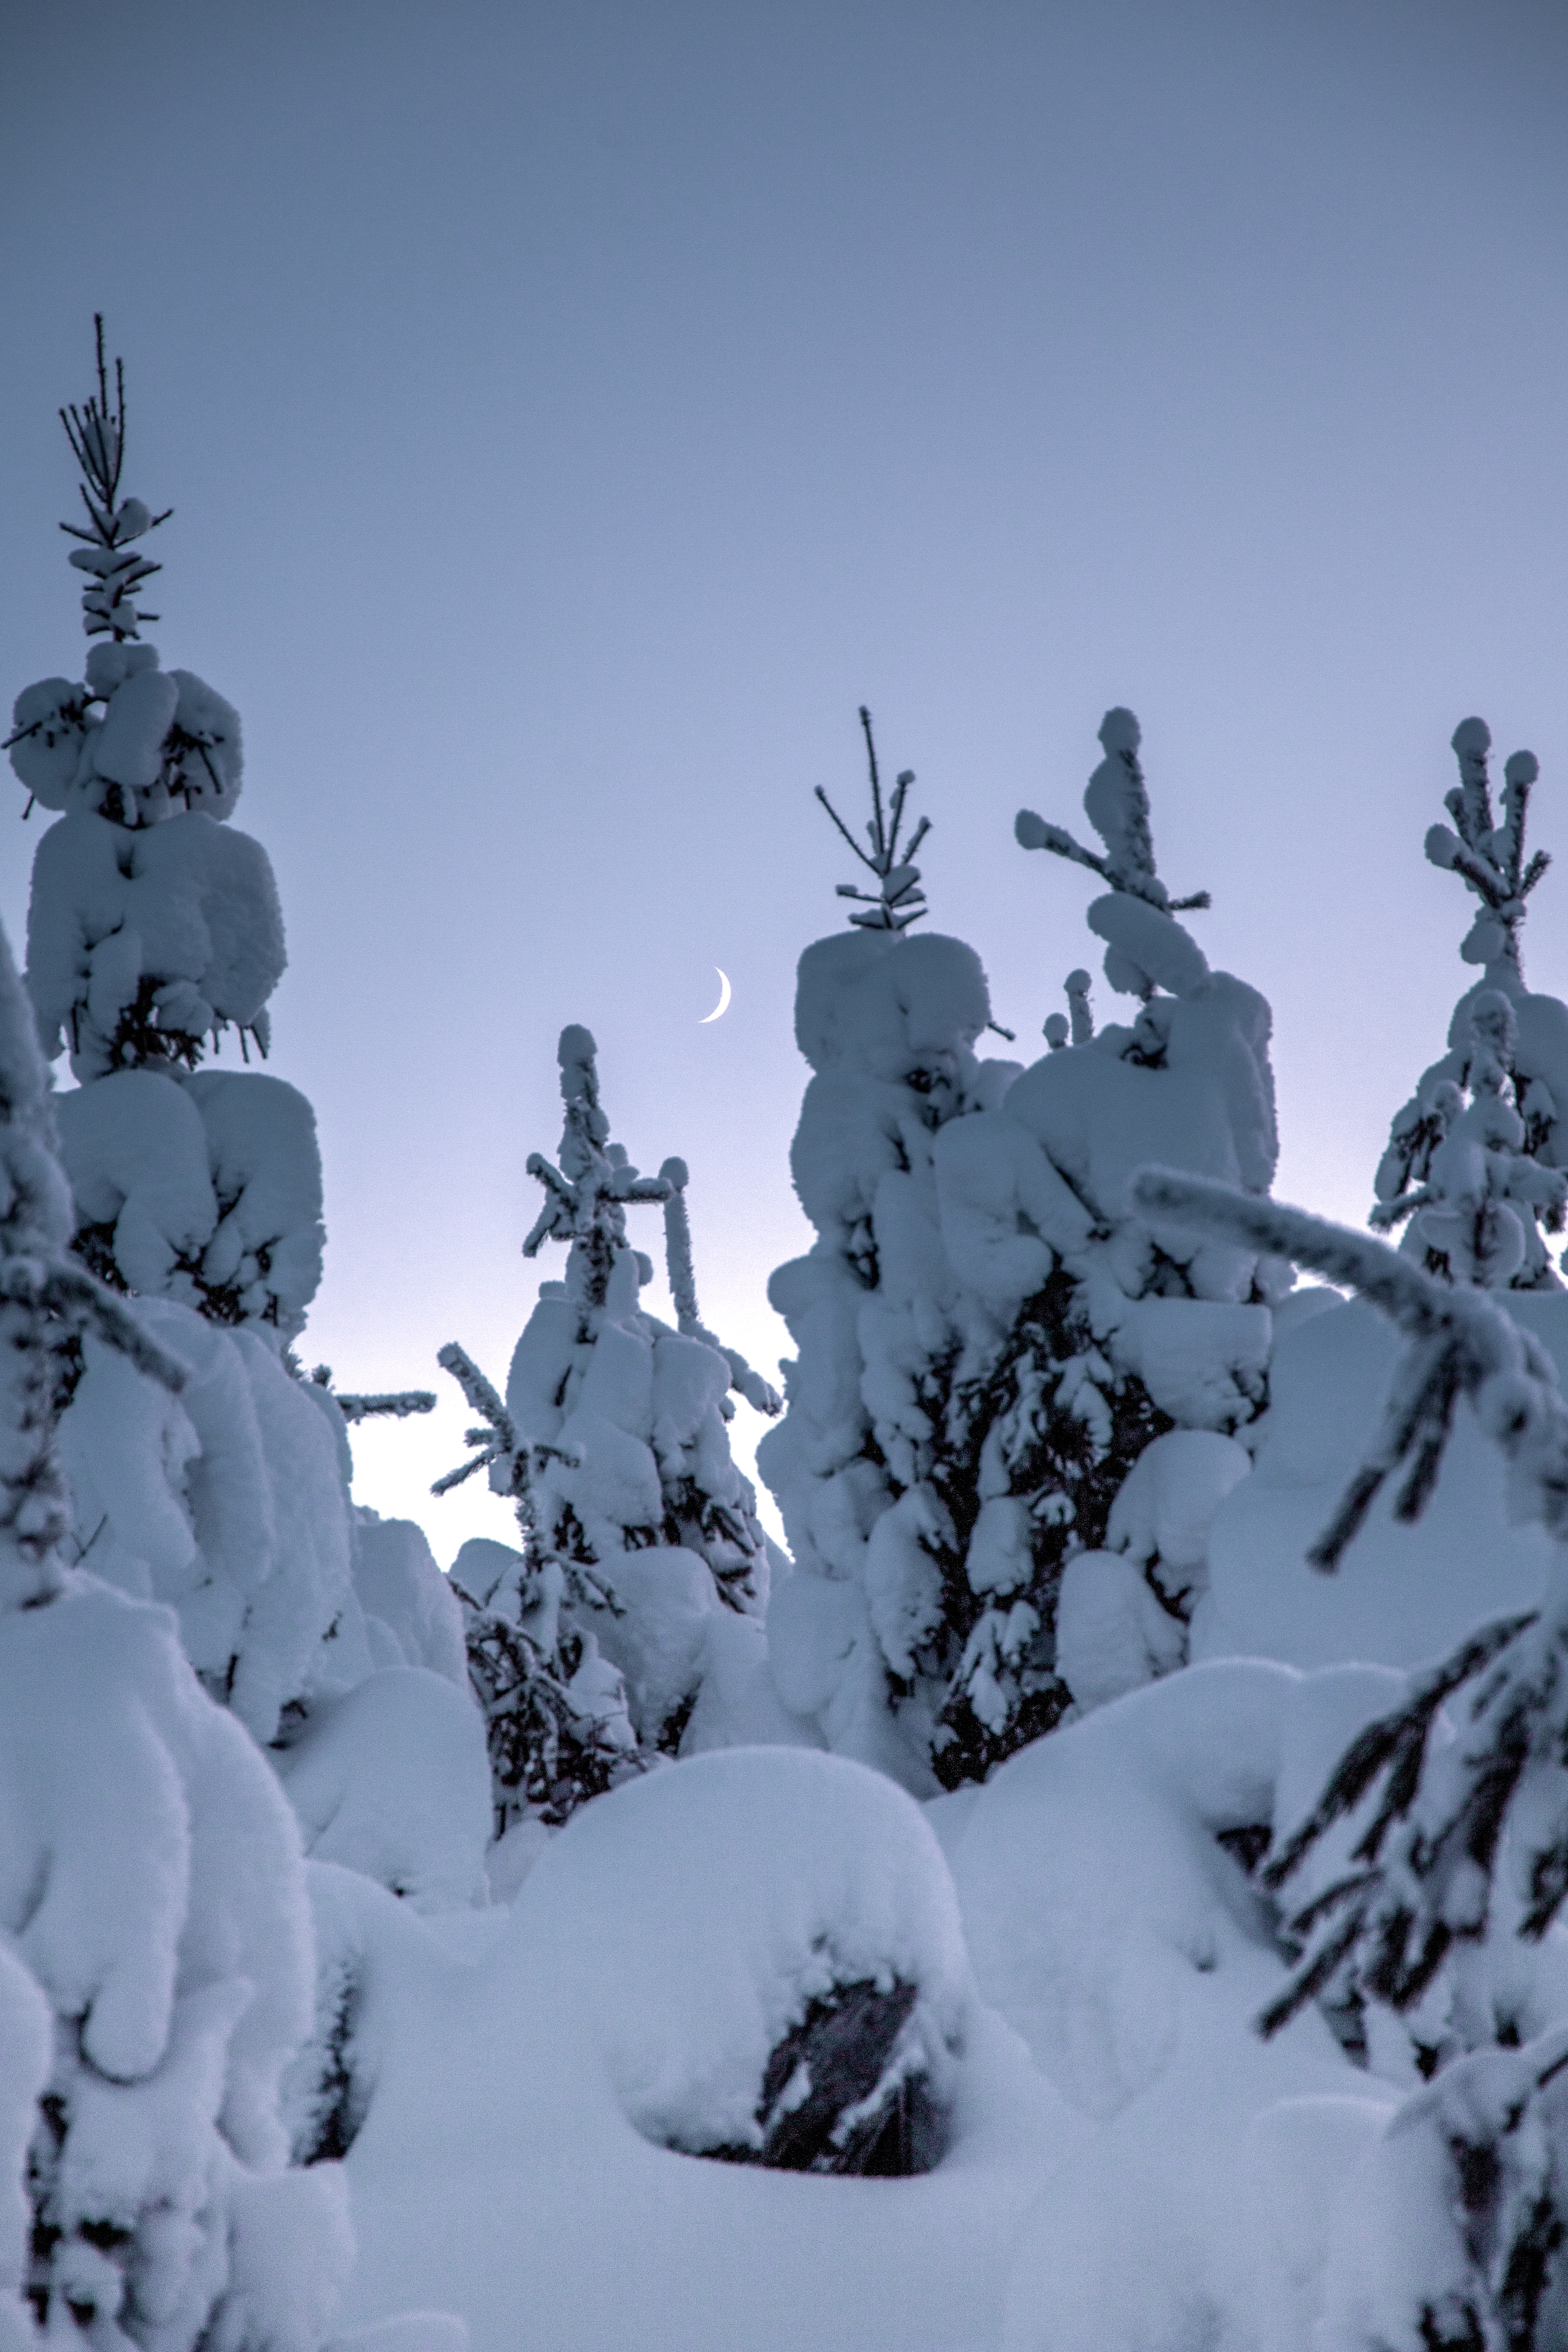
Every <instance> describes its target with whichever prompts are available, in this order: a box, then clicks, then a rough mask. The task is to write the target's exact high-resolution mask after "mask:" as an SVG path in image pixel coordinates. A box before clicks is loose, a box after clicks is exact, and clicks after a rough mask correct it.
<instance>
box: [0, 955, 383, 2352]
mask: <svg viewBox="0 0 1568 2352" xmlns="http://www.w3.org/2000/svg"><path fill="white" fill-rule="evenodd" d="M0 1176H3V1180H4V1181H3V1183H0V1301H3V1304H0V1324H3V1325H4V1338H5V1349H4V1362H5V1376H4V1380H3V1381H0V1784H3V1785H4V1788H5V1795H6V1802H5V1821H4V1829H3V1832H0V1926H3V1927H4V1929H5V1941H6V1952H5V1967H4V1970H3V1972H0V2046H3V2048H4V2053H5V2067H4V2072H5V2099H4V2111H5V2141H4V2161H5V2168H6V2178H7V2183H8V2185H7V2186H6V2188H5V2209H6V2228H5V2242H4V2245H3V2247H0V2339H3V2340H4V2341H5V2343H6V2344H7V2345H8V2346H14V2347H19V2346H20V2345H22V2344H23V2343H24V2342H26V2341H27V2340H29V2339H31V2336H32V2331H31V2327H30V2326H28V2325H27V2324H26V2321H25V2319H24V2316H23V2314H24V2309H25V2306H24V2305H22V2304H20V2303H19V2302H18V2300H17V2297H18V2291H21V2293H23V2294H25V2295H26V2300H27V2302H28V2303H29V2304H30V2305H31V2311H32V2315H33V2316H34V2317H35V2318H36V2320H37V2323H38V2326H39V2328H40V2330H41V2333H40V2336H38V2338H37V2339H36V2340H38V2341H42V2340H44V2337H45V2336H47V2341H48V2342H49V2343H51V2344H54V2345H68V2344H73V2343H76V2342H78V2341H80V2342H81V2343H83V2344H91V2345H94V2346H100V2347H103V2346H110V2345H123V2344H125V2343H126V2341H127V2340H128V2339H129V2340H130V2341H131V2342H132V2343H135V2344H141V2345H144V2346H146V2347H149V2352H152V2347H156V2352H192V2347H195V2345H196V2344H198V2343H204V2344H208V2345H214V2346H223V2345H227V2346H230V2347H242V2346H258V2345H261V2344H270V2345H273V2346H275V2347H279V2352H283V2347H295V2352H313V2347H315V2346H317V2345H319V2344H320V2342H321V2338H322V2336H323V2335H324V2334H325V2332H326V2327H327V2324H328V2321H329V2319H330V2316H331V2307H332V2305H333V2303H334V2302H335V2299H336V2293H337V2287H338V2283H339V2281H340V2279H341V2277H342V2273H344V2271H345V2270H346V2268H347V2263H348V2256H349V2241H348V2232H347V2221H346V2212H345V2209H344V2202H343V2199H342V2191H341V2188H340V2185H339V2182H338V2180H337V2179H336V2178H335V2176H334V2174H333V2172H332V2169H331V2168H330V2167H329V2168H324V2169H318V2171H316V2172H314V2173H311V2174H302V2173H298V2172H294V2173H290V2172H288V2171H286V2170H285V2164H286V2158H287V2142H286V2139H285V2137H284V2134H283V2129H282V2126H281V2123H280V2120H279V2080H280V2077H281V2074H282V2072H283V2069H284V2067H285V2066H286V2064H287V2063H288V2062H289V2058H290V2057H291V2056H292V2053H293V2051H294V2049H295V2047H296V2046H297V2045H298V2044H299V2043H300V2042H301V2041H302V2040H303V2039H304V2036H305V2034H306V2032H308V2030H309V2026H310V1992H311V1981H310V1920H309V1915H308V1911H307V1907H306V1902H305V1895H304V1884H303V1871H302V1868H301V1864H300V1845H299V1837H298V1832H297V1831H296V1829H295V1826H294V1822H293V1819H292V1817H291V1815H290V1813H289V1809H288V1806H287V1804H286V1803H285V1801H284V1800H283V1797H282V1794H281V1792H280V1791H279V1787H278V1784H277V1782H276V1780H275V1779H274V1778H273V1776H272V1774H271V1772H270V1771H269V1770H268V1768H267V1766H266V1764H265V1762H264V1761H263V1759H262V1758H261V1757H260V1756H259V1754H258V1752H257V1749H256V1748H255V1747H254V1745H253V1744H252V1742H251V1741H250V1740H249V1738H247V1736H246V1734H245V1733H244V1731H242V1729H241V1728H240V1727H239V1725H238V1724H237V1722H236V1721H235V1720H234V1719H233V1717H231V1716H230V1715H228V1714H227V1713H226V1712H225V1711H224V1710H223V1709H222V1708H220V1707H217V1706H214V1704H213V1703H212V1701H211V1700H210V1699H208V1698H207V1697H206V1696H205V1695H204V1693H203V1692H202V1691H201V1689H200V1688H199V1686H198V1685H197V1683H196V1681H195V1677H194V1676H193V1675H192V1674H191V1671H190V1668H189V1666H188V1665H187V1664H186V1662H185V1660H184V1657H183V1656H182V1654H181V1652H180V1647H179V1643H178V1641H177V1639H176V1637H175V1632H174V1624H173V1622H172V1620H171V1619H170V1617H169V1615H168V1613H167V1612H165V1611H164V1610H163V1609H160V1608H155V1607H150V1606H148V1605H147V1604H146V1603H145V1602H143V1601H136V1600H133V1599H132V1598H130V1597H128V1596H127V1595H125V1594H124V1593H121V1592H118V1591H114V1590H112V1589H111V1588H110V1586H108V1585H106V1584H104V1583H102V1582H100V1580H98V1579H96V1578H94V1577H92V1576H89V1575H87V1574H85V1573H82V1572H80V1571H73V1570H70V1569H69V1568H68V1566H67V1560H68V1557H69V1544H68V1538H69V1529H70V1524H71V1515H70V1508H69V1501H68V1494H67V1491H66V1484H65V1480H64V1477H63V1475H62V1470H61V1465H60V1462H59V1459H58V1453H57V1449H56V1445H55V1424H56V1421H57V1417H58V1412H59V1411H60V1407H61V1405H62V1403H63V1402H65V1400H66V1399H67V1398H68V1395H69V1393H70V1391H71V1387H72V1385H73V1382H74V1381H76V1380H77V1379H78V1378H79V1374H80V1369H81V1350H82V1346H83V1343H84V1340H86V1339H87V1338H88V1335H89V1334H90V1335H91V1338H92V1340H93V1342H94V1343H95V1344H96V1345H97V1346H98V1347H99V1348H100V1349H106V1350H110V1351H112V1353H113V1354H114V1356H115V1357H116V1359H117V1360H124V1361H125V1362H127V1363H128V1364H129V1365H132V1366H134V1367H135V1368H136V1370H137V1371H138V1373H139V1374H140V1375H141V1376H142V1377H143V1378H145V1379H147V1380H149V1381H155V1382H159V1383H163V1384H166V1385H167V1386H168V1387H169V1388H170V1389H172V1390H178V1389H179V1388H180V1387H181V1385H182V1383H183V1381H184V1370H183V1368H182V1367H181V1366H180V1365H179V1364H178V1363H177V1362H176V1361H174V1360H171V1358H170V1357H169V1356H168V1355H166V1354H165V1353H163V1351H162V1350H161V1349H159V1348H158V1347H157V1346H156V1345H155V1344H154V1343H153V1341H152V1340H151V1339H149V1338H148V1337H147V1336H146V1334H145V1332H144V1331H143V1330H142V1328H141V1326H140V1325H139V1323H138V1322H137V1321H136V1319H135V1318H133V1316H132V1314H131V1313H129V1312H128V1311H127V1309H126V1308H125V1307H124V1306H123V1305H122V1304H121V1301H120V1300H118V1299H117V1298H116V1297H113V1296H112V1295H111V1294H110V1293H108V1292H106V1291H105V1290H103V1289H102V1288H101V1286H100V1285H99V1284H98V1283H97V1282H96V1281H95V1280H94V1279H93V1277H92V1276H89V1274H87V1273H85V1272H84V1271H83V1269H82V1267H81V1265H80V1263H79V1260H78V1259H76V1258H74V1257H72V1256H71V1255H68V1244H69V1241H70V1236H71V1229H72V1217H71V1198H70V1191H69V1187H68V1183H67V1181H66V1179H65V1177H64V1175H63V1173H62V1172H61V1170H60V1168H59V1165H58V1160H57V1159H56V1157H55V1136H54V1125H53V1117H52V1111H51V1106H50V1101H49V1094H48V1081H47V1076H46V1074H45V1070H44V1066H43V1064H42V1061H41V1059H40V1057H39V1055H38V1050H37V1044H36V1042H35V1038H34V1034H33V1019H32V1013H31V1008H30V1006H29V1005H28V1003H27V1001H26V998H25V996H24V995H23V992H22V989H21V985H20V983H19V982H18V981H17V979H16V972H15V970H14V968H13V966H12V963H11V960H10V952H9V949H8V947H7V946H6V945H5V942H4V940H0ZM13 2213H16V2214H17V2215H18V2217H19V2218H20V2217H21V2216H26V2221H27V2229H26V2241H25V2242H24V2240H23V2238H22V2235H21V2233H20V2232H19V2231H16V2230H15V2229H14V2227H13V2224H12V2220H11V2216H12V2215H13Z"/></svg>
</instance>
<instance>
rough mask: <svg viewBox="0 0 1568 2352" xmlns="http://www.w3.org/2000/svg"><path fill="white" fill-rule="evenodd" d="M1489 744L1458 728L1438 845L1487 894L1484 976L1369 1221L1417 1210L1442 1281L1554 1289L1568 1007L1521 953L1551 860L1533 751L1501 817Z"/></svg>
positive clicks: (1478, 921) (1434, 834) (1392, 1147)
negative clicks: (1535, 835) (1530, 976)
mask: <svg viewBox="0 0 1568 2352" xmlns="http://www.w3.org/2000/svg"><path fill="white" fill-rule="evenodd" d="M1490 744H1491V737H1490V734H1489V730H1488V729H1487V727H1486V725H1485V723H1484V721H1483V720H1481V719H1465V720H1463V721H1462V722H1461V724H1460V725H1459V726H1458V728H1457V729H1456V730H1455V732H1454V738H1453V748H1454V752H1455V756H1456V757H1457V759H1458V763H1459V782H1458V784H1456V785H1455V786H1453V787H1452V788H1451V789H1450V791H1449V792H1448V793H1447V795H1446V798H1445V803H1444V804H1445V806H1446V807H1447V811H1448V814H1449V815H1450V816H1451V817H1452V819H1453V821H1454V822H1453V826H1452V827H1450V826H1448V825H1445V824H1435V825H1433V826H1432V827H1431V828H1430V830H1429V831H1428V833H1427V835H1426V855H1427V856H1428V858H1430V860H1431V862H1432V863H1433V865H1435V866H1441V867H1443V868H1444V869H1445V870H1447V871H1448V872H1451V873H1456V874H1458V876H1459V877H1460V879H1461V880H1462V881H1463V882H1464V884H1465V886H1466V887H1467V889H1468V890H1470V891H1471V892H1472V893H1473V894H1474V895H1475V897H1477V898H1479V900H1480V902H1481V903H1480V907H1479V910H1478V912H1477V914H1476V918H1475V920H1474V921H1473V923H1472V924H1471V926H1470V929H1469V931H1468V934H1467V935H1466V938H1465V940H1464V941H1463V943H1462V945H1461V947H1460V950H1459V953H1460V954H1461V956H1462V957H1463V958H1464V960H1465V961H1466V962H1467V963H1470V964H1480V965H1482V966H1483V967H1484V969H1483V972H1482V977H1481V979H1480V981H1479V982H1478V983H1477V984H1476V985H1475V986H1474V987H1472V988H1471V989H1470V990H1468V992H1467V993H1466V994H1465V995H1464V996H1463V997H1462V998H1461V999H1460V1001H1459V1003H1458V1006H1457V1007H1456V1009H1455V1013H1454V1017H1453V1021H1452V1023H1451V1024H1450V1026H1449V1031H1448V1051H1447V1054H1446V1055H1444V1056H1443V1058H1442V1059H1441V1060H1440V1061H1438V1062H1436V1063H1434V1064H1433V1066H1432V1067H1431V1068H1430V1069H1429V1070H1427V1071H1426V1073H1425V1074H1424V1075H1423V1076H1422V1078H1421V1081H1420V1084H1419V1085H1418V1087H1416V1090H1415V1095H1414V1096H1413V1097H1412V1098H1411V1100H1410V1101H1409V1102H1407V1103H1406V1104H1405V1106H1404V1107H1403V1108H1401V1109H1400V1110H1399V1111H1398V1112H1396V1114H1395V1116H1394V1122H1393V1126H1392V1129H1391V1131H1390V1136H1389V1141H1388V1146H1387V1149H1386V1150H1385V1151H1384V1155H1383V1159H1382V1161H1381V1162H1380V1164H1379V1167H1378V1171H1377V1177H1376V1181H1375V1185H1374V1190H1375V1192H1376V1196H1377V1198H1376V1202H1375V1205H1374V1207H1373V1211H1372V1216H1371V1223H1372V1224H1373V1228H1374V1229H1375V1230H1376V1231H1378V1232H1380V1233H1388V1232H1391V1231H1392V1230H1393V1229H1394V1227H1396V1226H1398V1225H1400V1224H1404V1223H1405V1221H1406V1220H1408V1221H1409V1222H1408V1224H1407V1227H1406V1231H1405V1238H1404V1242H1403V1244H1402V1246H1403V1247H1404V1249H1405V1253H1406V1255H1410V1256H1412V1257H1414V1258H1415V1259H1416V1261H1417V1262H1418V1263H1419V1264H1421V1265H1424V1266H1425V1267H1426V1270H1427V1272H1428V1273H1431V1274H1434V1275H1436V1276H1439V1278H1441V1279H1444V1280H1447V1281H1449V1282H1454V1283H1463V1284H1468V1285H1471V1286H1479V1287H1480V1288H1482V1289H1489V1290H1502V1289H1515V1290H1554V1289H1558V1288H1561V1283H1560V1281H1559V1279H1558V1276H1557V1275H1556V1273H1555V1272H1554V1270H1553V1268H1552V1263H1551V1259H1550V1256H1549V1255H1548V1252H1547V1249H1546V1244H1545V1242H1544V1240H1543V1239H1542V1234H1557V1233H1560V1232H1561V1231H1562V1229H1563V1214H1564V1208H1565V1205H1568V1171H1565V1170H1564V1167H1563V1161H1564V1160H1565V1159H1568V1149H1565V1146H1568V1129H1565V1128H1563V1125H1562V1122H1561V1114H1560V1108H1559V1107H1560V1105H1562V1106H1564V1107H1568V1007H1564V1006H1563V1005H1562V1004H1561V1003H1558V1001H1557V1000H1556V999H1555V998H1553V997H1542V996H1536V995H1533V994H1532V993H1531V992H1530V991H1529V990H1528V989H1527V988H1526V986H1525V982H1524V969H1523V963H1522V960H1521V943H1520V934H1521V929H1522V925H1523V920H1524V916H1525V911H1526V901H1527V899H1528V898H1529V897H1530V894H1531V891H1533V890H1534V888H1535V887H1536V885H1537V883H1539V881H1540V880H1541V878H1542V875H1543V874H1544V873H1545V872H1546V869H1547V866H1548V865H1549V863H1550V860H1549V858H1548V857H1547V856H1546V853H1545V852H1544V851H1543V850H1537V851H1536V852H1535V853H1534V855H1533V856H1529V857H1528V858H1527V856H1526V854H1525V823H1526V817H1527V814H1528V811H1529V805H1530V794H1531V786H1532V785H1533V784H1534V782H1535V781H1536V777H1537V774H1538V772H1539V771H1538V768H1537V763H1536V760H1535V756H1534V754H1533V752H1530V751H1515V752H1514V753H1513V754H1512V755H1511V757H1510V759H1509V761H1508V762H1507V765H1506V767H1505V770H1504V783H1503V793H1502V820H1501V822H1500V824H1497V823H1494V821H1493V820H1494V810H1493V806H1492V797H1491V786H1490V782H1489V775H1488V769H1487V756H1488V752H1489V748H1490Z"/></svg>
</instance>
